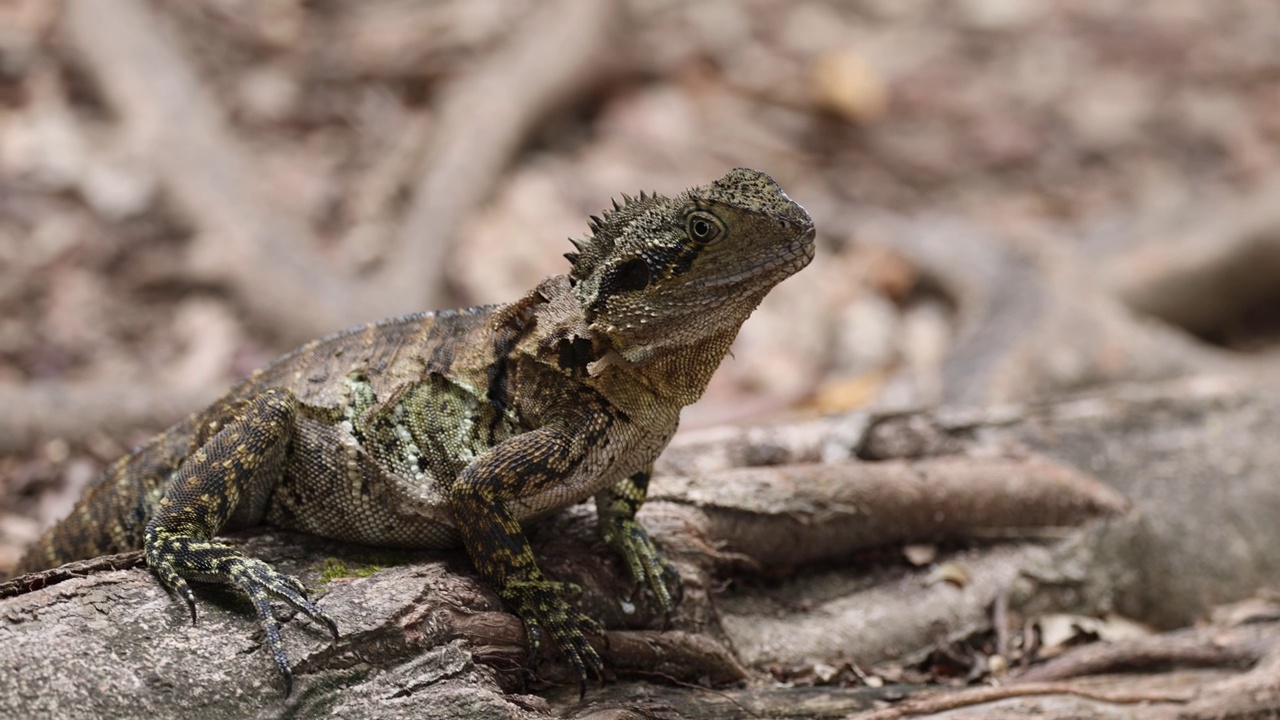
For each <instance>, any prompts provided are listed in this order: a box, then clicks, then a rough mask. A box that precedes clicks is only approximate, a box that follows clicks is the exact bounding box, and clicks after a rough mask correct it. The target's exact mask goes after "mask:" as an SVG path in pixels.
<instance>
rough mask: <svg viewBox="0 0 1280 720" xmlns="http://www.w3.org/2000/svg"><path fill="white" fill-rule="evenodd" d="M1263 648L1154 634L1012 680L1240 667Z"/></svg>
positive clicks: (1065, 658)
mask: <svg viewBox="0 0 1280 720" xmlns="http://www.w3.org/2000/svg"><path fill="white" fill-rule="evenodd" d="M1264 651H1265V648H1264V647H1263V646H1262V645H1260V643H1259V641H1258V640H1257V638H1250V637H1242V638H1240V639H1237V640H1235V641H1233V642H1223V641H1222V639H1221V638H1220V637H1216V636H1215V637H1203V636H1197V635H1181V634H1179V635H1155V636H1152V637H1149V638H1142V639H1138V640H1131V641H1127V642H1123V643H1114V644H1111V643H1095V644H1092V645H1085V646H1082V647H1079V648H1077V649H1075V650H1072V651H1070V652H1068V653H1066V654H1064V655H1062V656H1060V657H1057V658H1054V659H1053V660H1051V661H1049V662H1047V663H1044V664H1043V665H1037V666H1035V667H1031V668H1029V669H1027V670H1026V671H1024V672H1020V673H1018V674H1017V675H1015V676H1014V678H1013V679H1014V681H1015V682H1018V683H1024V682H1045V681H1051V680H1066V679H1068V678H1074V677H1082V676H1085V675H1098V674H1101V673H1107V672H1118V671H1133V670H1141V669H1143V668H1149V667H1156V666H1161V667H1162V666H1166V665H1182V666H1190V667H1226V666H1236V667H1241V666H1248V665H1251V664H1253V663H1256V662H1257V661H1258V659H1259V658H1261V657H1262V655H1263V653H1264Z"/></svg>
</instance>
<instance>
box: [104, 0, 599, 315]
mask: <svg viewBox="0 0 1280 720" xmlns="http://www.w3.org/2000/svg"><path fill="white" fill-rule="evenodd" d="M89 2H93V0H89ZM618 13H619V7H618V3H617V2H616V1H615V0H560V1H559V2H556V3H553V4H548V5H546V6H545V7H543V8H542V9H540V10H539V11H537V14H536V15H535V16H534V17H532V18H531V19H530V20H529V21H528V22H527V24H525V25H524V26H523V27H521V28H519V29H517V30H516V33H517V34H516V35H515V36H514V37H513V38H512V39H511V40H509V41H508V42H507V43H506V44H505V45H503V46H502V47H500V48H499V49H498V50H497V51H496V52H494V53H493V54H492V55H491V56H490V57H488V58H487V59H485V60H484V61H483V62H481V63H480V64H479V65H478V66H477V67H476V68H475V70H474V71H473V72H471V73H469V74H467V75H464V76H462V77H460V78H458V79H457V80H456V81H455V82H454V83H453V84H452V85H451V86H449V87H448V88H446V90H445V91H444V94H443V96H442V97H441V99H440V102H439V107H440V117H439V123H438V125H437V127H436V132H435V137H434V139H433V140H432V142H431V148H430V149H429V150H428V152H427V155H426V158H425V161H424V163H423V165H422V176H421V178H420V179H419V181H418V183H417V186H416V188H415V189H414V191H413V199H412V201H411V203H410V206H409V210H408V212H407V213H406V215H405V218H404V223H403V225H402V227H401V230H400V233H399V242H398V244H397V246H396V248H395V251H394V252H395V253H396V255H397V258H398V259H397V261H396V262H394V263H388V265H387V269H386V271H385V272H384V273H383V274H382V277H381V279H380V280H379V281H378V285H379V286H380V287H383V288H386V290H387V293H388V295H389V296H390V297H392V298H395V299H396V301H397V302H398V303H400V305H401V307H400V308H398V309H397V312H400V311H410V310H417V309H421V308H423V307H436V306H438V305H441V304H442V303H443V301H445V300H446V298H445V297H444V288H443V287H442V282H443V278H444V275H443V272H444V259H445V257H446V255H447V254H448V250H449V244H450V242H451V241H452V240H453V239H454V236H455V234H456V233H457V229H458V226H459V225H460V223H461V222H462V220H463V219H464V218H466V217H467V215H468V214H469V213H470V212H471V211H472V210H473V209H474V208H475V207H476V206H477V205H479V204H480V203H481V202H483V201H484V200H485V199H486V198H487V197H488V196H489V194H490V193H491V192H492V190H493V186H494V185H495V183H496V182H497V179H498V175H499V173H501V171H502V170H503V169H504V168H505V167H506V166H507V165H508V164H509V163H510V162H511V158H512V156H513V155H514V154H515V153H516V152H517V151H518V150H519V149H520V147H521V146H522V145H523V144H524V142H525V139H526V138H527V137H528V135H529V133H530V132H531V131H532V130H533V129H534V128H535V127H536V126H537V123H538V122H539V121H541V120H542V119H543V118H544V117H546V115H547V114H548V113H549V112H550V111H552V110H553V109H555V108H557V107H560V106H562V105H563V104H564V103H565V102H566V101H568V100H570V99H572V98H573V97H575V96H578V95H581V94H582V93H583V92H585V91H587V90H589V89H591V88H593V87H595V86H596V84H597V81H598V80H599V79H600V78H601V76H602V74H603V72H604V68H606V67H607V63H605V62H604V61H605V59H606V58H607V56H608V50H609V48H610V46H611V43H612V42H613V41H614V39H615V38H614V37H613V33H612V32H611V28H612V25H613V24H614V20H615V18H616V17H617V15H618Z"/></svg>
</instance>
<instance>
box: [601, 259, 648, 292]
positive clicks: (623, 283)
mask: <svg viewBox="0 0 1280 720" xmlns="http://www.w3.org/2000/svg"><path fill="white" fill-rule="evenodd" d="M649 276H650V272H649V263H647V262H645V261H644V260H643V259H641V258H632V259H630V260H628V261H626V262H624V263H622V264H621V265H619V266H618V267H617V268H615V269H614V271H613V272H612V273H610V275H609V280H608V282H607V285H608V287H609V290H610V291H612V292H615V293H620V292H633V291H635V290H643V289H645V288H646V287H649Z"/></svg>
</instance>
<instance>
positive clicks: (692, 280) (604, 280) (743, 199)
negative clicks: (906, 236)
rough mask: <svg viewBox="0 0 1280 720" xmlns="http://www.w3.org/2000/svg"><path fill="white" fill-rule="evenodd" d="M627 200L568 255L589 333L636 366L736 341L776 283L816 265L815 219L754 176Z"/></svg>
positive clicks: (595, 222) (736, 175)
mask: <svg viewBox="0 0 1280 720" xmlns="http://www.w3.org/2000/svg"><path fill="white" fill-rule="evenodd" d="M623 198H624V201H625V202H624V203H622V204H618V203H617V202H616V201H615V202H614V209H613V210H612V211H610V212H607V213H606V214H605V215H604V217H603V218H599V217H593V218H592V219H591V235H590V236H589V237H588V238H587V239H585V240H583V241H574V244H575V245H576V246H577V248H578V252H577V253H566V255H565V256H566V257H568V258H569V259H570V260H571V261H572V262H573V269H572V271H571V272H570V273H569V281H570V283H571V284H572V285H573V292H574V295H575V297H576V299H577V301H578V303H579V304H580V305H581V307H582V311H583V318H584V319H585V321H586V323H587V325H588V328H589V329H590V332H591V335H592V336H593V337H594V338H596V339H597V340H604V341H606V345H607V346H608V348H609V349H611V350H613V351H616V353H617V354H618V355H620V356H621V357H622V358H624V359H625V360H627V361H629V362H633V363H634V362H642V361H645V360H647V359H649V358H651V357H653V356H654V354H655V353H656V352H657V351H659V350H661V349H662V348H671V347H681V346H690V345H692V344H696V343H697V342H699V341H700V340H703V339H709V338H712V337H723V336H724V335H725V334H726V333H728V334H729V339H732V335H733V334H735V333H736V332H737V329H738V327H739V326H741V324H742V322H743V321H744V320H746V318H747V316H748V315H750V314H751V312H752V310H754V309H755V307H756V305H758V304H759V303H760V301H761V300H762V299H763V298H764V296H765V295H766V294H767V293H768V292H769V290H770V289H772V288H773V286H774V285H777V284H778V283H779V282H781V281H782V280H783V279H785V278H787V277H788V276H790V275H792V274H794V273H796V272H797V271H799V270H800V269H801V268H803V267H804V266H805V265H808V264H809V261H810V260H812V259H813V253H814V242H813V239H814V228H813V220H812V218H810V217H809V213H807V212H805V210H804V208H802V207H800V205H798V204H797V203H796V202H795V201H793V200H792V199H791V198H789V197H787V194H786V193H785V192H783V191H782V188H780V187H778V184H777V183H776V182H774V181H773V178H770V177H769V176H768V175H765V174H764V173H762V172H759V171H756V170H751V169H747V168H738V169H736V170H733V171H731V172H729V173H728V174H727V175H725V176H724V177H722V178H720V179H719V180H716V181H715V182H713V183H711V184H709V185H703V186H701V187H696V188H691V189H689V190H687V191H685V192H684V193H681V194H680V195H678V196H676V197H674V198H669V197H665V196H662V195H656V194H655V195H648V194H645V193H641V194H640V196H639V197H637V198H631V197H627V196H625V195H624V196H623Z"/></svg>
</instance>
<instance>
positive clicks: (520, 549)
mask: <svg viewBox="0 0 1280 720" xmlns="http://www.w3.org/2000/svg"><path fill="white" fill-rule="evenodd" d="M584 435H589V433H573V432H568V431H566V430H565V429H563V428H559V427H544V428H541V429H538V430H534V431H531V432H527V433H524V434H522V435H517V436H516V437H514V438H511V439H510V440H507V441H505V442H503V443H500V444H499V445H497V446H495V447H494V448H493V449H491V450H490V451H489V452H487V453H485V454H484V455H483V456H481V457H480V458H478V459H477V460H476V461H475V462H473V463H472V464H471V465H469V466H467V468H465V469H464V470H463V471H462V473H460V474H459V476H458V479H457V480H456V481H455V483H454V485H453V488H452V490H451V492H450V500H451V507H452V511H453V516H454V522H455V524H456V526H457V528H458V531H459V534H460V535H461V537H462V543H463V546H464V547H465V548H466V550H467V555H469V556H470V558H471V562H472V564H473V565H475V568H476V570H478V571H479V572H480V574H481V575H482V576H483V577H484V579H485V580H486V581H487V582H488V583H489V584H490V585H492V586H493V587H494V589H496V590H497V591H498V594H499V595H500V596H501V597H502V599H503V600H504V601H505V602H506V603H507V604H508V605H509V606H510V607H511V608H512V609H513V610H515V612H516V614H517V615H519V616H520V618H521V619H522V620H523V621H524V624H525V629H526V630H527V631H528V636H529V652H530V658H533V657H534V656H536V653H537V650H538V646H539V645H540V643H541V640H542V638H543V636H544V635H546V636H549V637H550V638H551V640H552V642H553V643H554V644H555V645H556V646H557V647H559V649H560V651H561V653H563V654H564V656H565V659H566V660H568V662H569V664H570V665H572V666H573V668H574V669H575V670H576V671H577V673H578V675H579V677H580V678H581V682H582V688H583V690H584V691H585V688H586V681H587V679H588V677H589V676H592V675H593V676H595V677H597V678H600V679H601V680H603V679H604V675H603V670H604V663H603V661H601V659H600V655H599V654H598V653H597V652H596V650H595V648H593V647H592V646H591V643H590V642H588V640H587V637H586V636H587V635H588V634H592V635H599V634H601V632H602V631H601V628H600V625H599V623H597V622H596V621H595V620H593V619H592V618H590V617H588V616H586V615H584V614H583V613H582V612H580V611H579V610H577V609H576V608H574V607H573V606H571V605H570V604H569V603H568V602H567V601H566V600H565V598H564V591H565V589H566V588H565V586H566V583H561V582H556V581H552V580H548V579H547V578H546V576H544V575H543V574H542V571H541V570H540V569H539V568H538V564H537V561H536V559H535V558H534V556H533V549H532V548H531V547H530V546H529V540H528V539H527V538H526V537H525V534H524V530H523V529H521V527H520V522H519V521H518V520H517V519H516V516H515V514H514V513H513V512H512V511H511V508H510V507H509V505H508V502H507V501H508V500H514V499H516V498H520V497H528V496H531V495H535V494H537V493H538V492H539V491H542V490H546V489H548V488H550V487H553V486H554V485H555V484H556V483H558V482H560V481H562V480H564V479H565V478H566V477H567V476H568V475H569V474H570V473H571V472H572V471H573V469H574V468H575V467H576V466H577V465H578V464H579V463H580V462H581V461H582V460H583V458H584V457H585V456H586V454H587V452H588V446H587V443H586V442H584Z"/></svg>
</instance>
